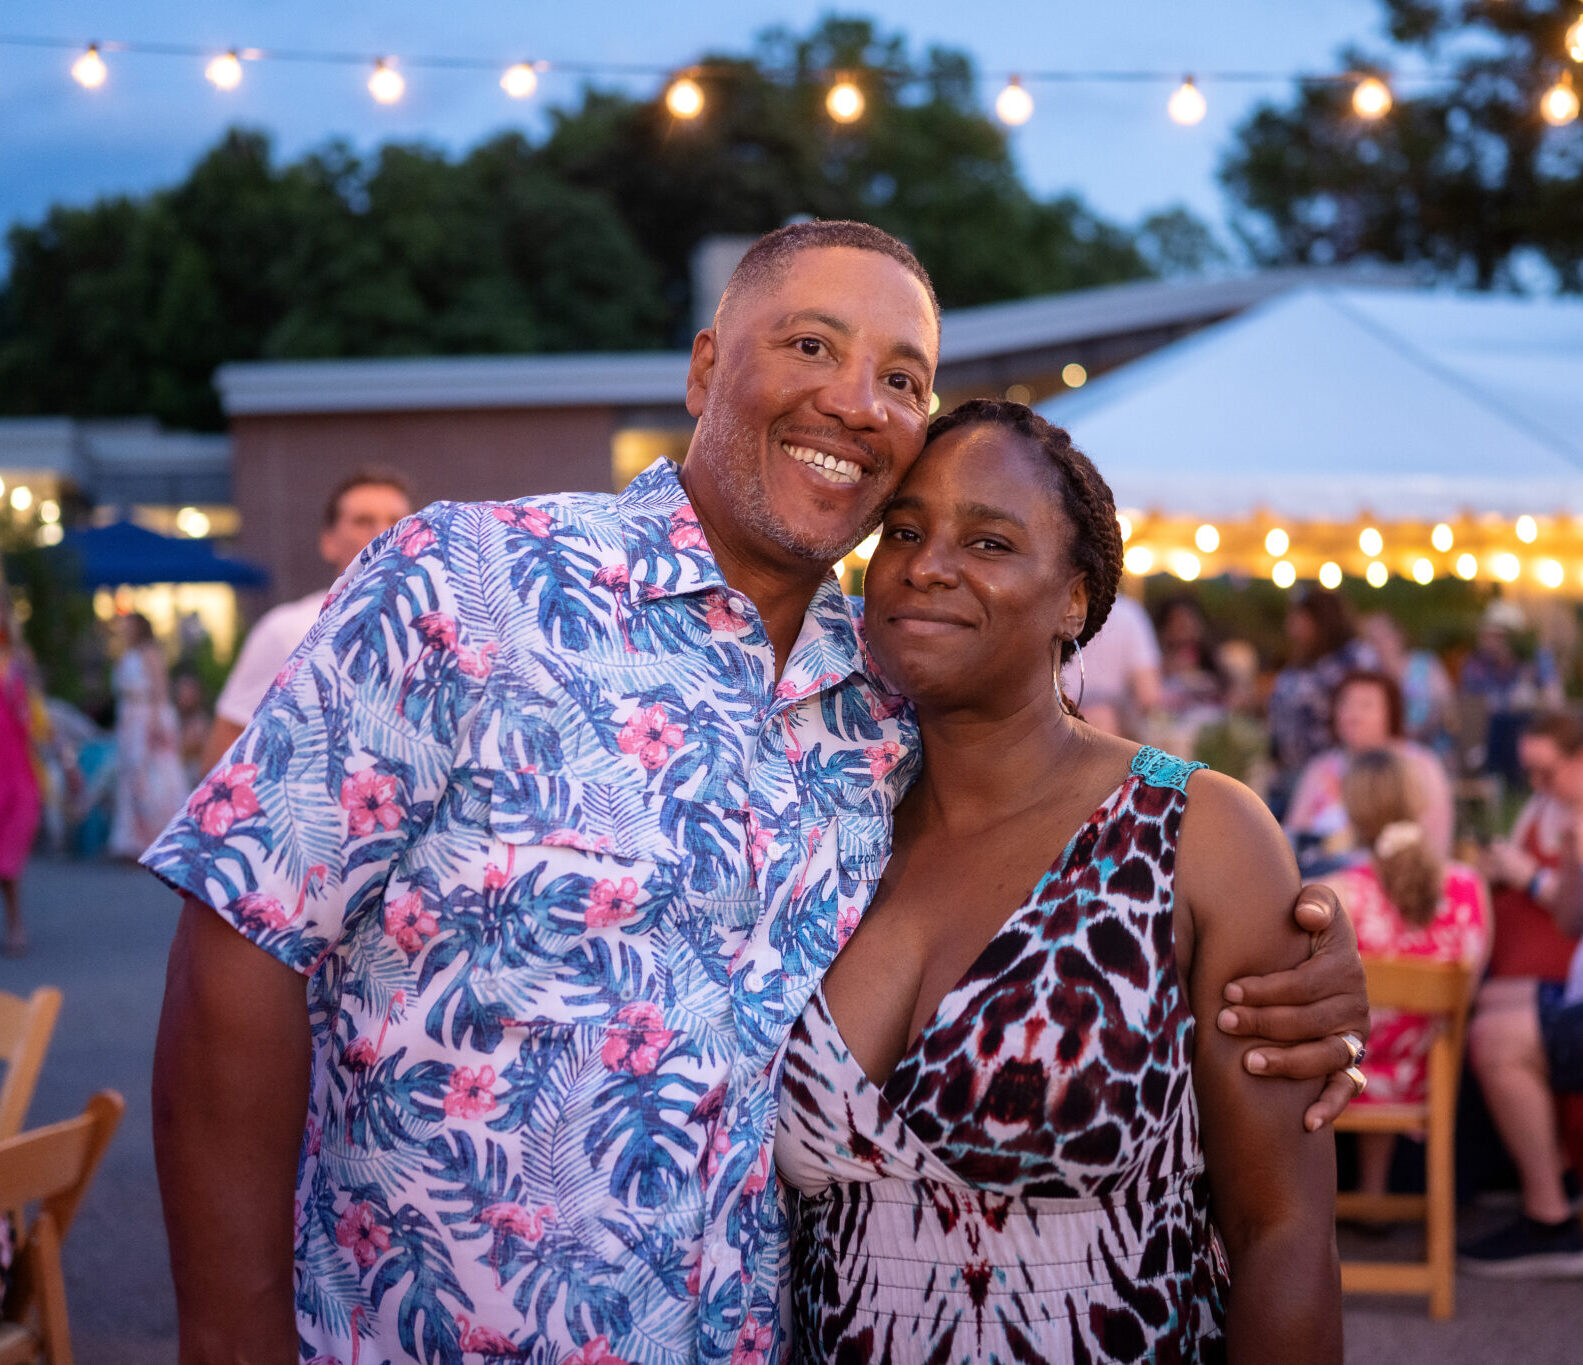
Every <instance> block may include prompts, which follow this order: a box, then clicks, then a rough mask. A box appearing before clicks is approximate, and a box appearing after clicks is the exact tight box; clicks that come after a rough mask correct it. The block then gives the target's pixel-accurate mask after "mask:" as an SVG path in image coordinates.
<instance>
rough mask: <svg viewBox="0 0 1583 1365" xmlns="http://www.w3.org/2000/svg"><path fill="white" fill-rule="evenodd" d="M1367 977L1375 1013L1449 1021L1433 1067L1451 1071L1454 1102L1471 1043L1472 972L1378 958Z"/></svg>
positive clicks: (1457, 965)
mask: <svg viewBox="0 0 1583 1365" xmlns="http://www.w3.org/2000/svg"><path fill="white" fill-rule="evenodd" d="M1363 974H1364V976H1365V977H1366V978H1367V981H1368V992H1369V1005H1370V1006H1371V1007H1372V1006H1375V1005H1380V1006H1383V1007H1385V1008H1387V1009H1395V1010H1402V1011H1404V1012H1406V1013H1409V1014H1428V1015H1438V1016H1440V1017H1442V1018H1444V1020H1445V1031H1444V1033H1443V1034H1442V1035H1441V1038H1440V1039H1438V1040H1437V1041H1436V1046H1435V1047H1434V1048H1433V1050H1432V1052H1431V1057H1430V1066H1431V1068H1434V1067H1435V1066H1436V1065H1437V1064H1438V1065H1439V1066H1440V1067H1441V1068H1448V1069H1449V1078H1450V1083H1451V1086H1452V1091H1451V1093H1452V1095H1453V1096H1454V1095H1455V1093H1456V1082H1457V1077H1458V1075H1459V1073H1460V1071H1461V1068H1462V1048H1463V1045H1464V1044H1465V1043H1466V1041H1467V1029H1468V1011H1469V1009H1470V1008H1471V1007H1472V1004H1473V988H1474V986H1475V985H1476V984H1477V983H1476V982H1475V981H1474V979H1473V970H1472V968H1471V967H1469V966H1467V965H1466V964H1465V963H1461V962H1431V961H1428V960H1427V959H1424V958H1411V957H1376V958H1365V959H1364V960H1363ZM1442 1083H1444V1082H1442Z"/></svg>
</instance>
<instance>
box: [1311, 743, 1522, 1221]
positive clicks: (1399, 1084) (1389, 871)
mask: <svg viewBox="0 0 1583 1365" xmlns="http://www.w3.org/2000/svg"><path fill="white" fill-rule="evenodd" d="M1341 797H1342V800H1343V801H1344V802H1345V804H1346V815H1347V823H1348V824H1349V825H1350V826H1351V828H1352V831H1353V833H1354V835H1355V836H1356V837H1357V840H1358V843H1359V845H1360V846H1361V847H1363V848H1365V849H1367V850H1368V854H1367V861H1366V862H1363V863H1361V864H1359V865H1358V866H1356V867H1350V868H1347V869H1346V870H1344V871H1342V872H1338V873H1336V874H1335V875H1334V876H1333V877H1332V878H1331V879H1330V884H1331V886H1333V887H1334V888H1335V891H1336V894H1337V895H1338V896H1339V897H1340V898H1341V904H1342V905H1343V907H1345V909H1346V911H1347V914H1348V915H1350V916H1351V918H1352V927H1353V928H1354V929H1356V930H1357V933H1358V948H1359V950H1360V951H1361V952H1362V953H1363V955H1364V956H1365V957H1412V958H1427V959H1429V960H1431V961H1435V962H1462V963H1465V964H1467V965H1468V966H1469V967H1471V968H1473V970H1474V973H1475V975H1476V974H1477V973H1478V972H1479V971H1481V970H1482V968H1483V965H1484V959H1485V956H1486V954H1487V953H1488V951H1489V941H1490V926H1491V918H1490V904H1489V892H1488V890H1487V889H1486V888H1485V885H1484V879H1483V878H1482V877H1480V876H1479V874H1478V873H1477V872H1476V871H1475V870H1474V869H1473V868H1471V867H1465V866H1463V865H1462V864H1461V863H1447V862H1445V861H1444V860H1443V859H1442V858H1441V856H1440V855H1439V854H1438V853H1436V852H1435V850H1434V849H1433V848H1432V847H1431V846H1430V841H1429V838H1428V836H1427V834H1426V832H1425V830H1424V827H1423V825H1422V824H1421V823H1420V822H1419V811H1420V800H1419V797H1418V791H1417V787H1416V786H1415V784H1414V782H1413V775H1412V772H1411V770H1410V769H1409V768H1408V766H1407V764H1406V762H1404V761H1403V759H1402V758H1401V756H1400V755H1399V754H1397V753H1395V752H1394V751H1392V750H1390V749H1369V750H1366V751H1365V752H1363V753H1360V754H1358V755H1357V756H1356V757H1355V758H1353V759H1352V761H1351V762H1350V763H1349V764H1348V765H1347V770H1346V775H1345V776H1344V777H1343V778H1342V781H1341ZM1373 1023H1374V1028H1373V1031H1372V1032H1371V1033H1370V1035H1369V1055H1368V1058H1367V1060H1366V1061H1365V1062H1364V1063H1363V1064H1362V1065H1363V1074H1364V1075H1365V1076H1367V1077H1368V1082H1369V1084H1368V1088H1367V1089H1366V1090H1365V1091H1364V1092H1363V1094H1361V1095H1359V1096H1358V1099H1357V1103H1358V1104H1360V1105H1366V1104H1419V1103H1422V1102H1423V1099H1424V1096H1425V1095H1426V1094H1427V1093H1428V1088H1429V1070H1428V1068H1429V1047H1430V1044H1432V1043H1433V1042H1434V1028H1433V1021H1432V1020H1430V1019H1429V1018H1427V1017H1426V1016H1424V1015H1417V1014H1401V1013H1398V1012H1396V1011H1394V1010H1384V1009H1376V1010H1374V1011H1373ZM1395 1143H1396V1139H1395V1137H1394V1135H1392V1134H1390V1133H1360V1134H1359V1135H1358V1188H1359V1189H1360V1190H1362V1191H1364V1192H1365V1193H1367V1194H1384V1193H1385V1183H1386V1177H1387V1175H1388V1174H1389V1172H1390V1162H1391V1151H1392V1149H1393V1148H1394V1146H1395Z"/></svg>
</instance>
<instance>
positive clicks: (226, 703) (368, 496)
mask: <svg viewBox="0 0 1583 1365" xmlns="http://www.w3.org/2000/svg"><path fill="white" fill-rule="evenodd" d="M411 515H412V490H411V489H410V488H409V487H408V486H407V481H406V480H405V479H403V478H402V477H401V475H400V474H398V473H396V471H395V470H393V469H378V468H374V467H372V466H369V467H365V468H362V469H359V470H357V471H356V472H355V473H353V474H351V475H349V476H348V477H347V478H345V479H342V480H341V482H340V483H338V484H336V486H335V490H334V491H333V492H332V493H331V494H330V500H329V501H328V502H327V503H325V505H324V524H323V526H322V527H321V528H320V531H319V556H320V558H322V559H323V560H324V562H325V563H326V564H328V565H329V566H330V567H331V569H332V570H334V576H335V577H337V578H338V577H340V575H341V574H343V573H345V572H346V570H347V569H348V568H349V567H350V566H351V563H352V561H353V560H354V559H356V558H357V556H358V552H359V551H360V550H362V548H363V547H364V546H365V545H367V544H368V542H369V541H371V540H372V539H373V538H374V537H375V536H377V535H378V534H379V533H380V532H381V531H387V530H389V529H390V528H391V527H392V526H394V525H395V524H396V523H397V522H398V521H400V520H401V519H402V518H403V517H409V516H411ZM325 592H326V589H323V588H320V589H319V590H318V591H317V592H310V593H309V594H308V595H307V596H306V597H299V598H298V599H297V600H296V601H295V602H282V603H281V604H280V605H279V606H278V607H272V608H271V609H270V610H269V611H266V612H265V613H264V614H263V615H262V616H260V617H259V618H258V622H257V624H255V625H254V627H253V629H252V630H251V631H249V632H248V636H247V640H246V641H245V643H244V644H243V645H242V652H241V653H240V654H238V655H237V656H236V663H235V665H234V666H233V667H232V669H231V676H230V677H229V678H227V679H226V680H225V686H224V687H223V688H222V689H221V690H220V696H219V698H218V699H217V700H216V702H215V704H214V724H213V725H212V726H211V727H210V729H209V738H208V741H207V742H206V743H205V745H204V749H203V767H204V770H205V771H208V769H210V768H212V767H214V765H215V764H216V763H218V762H219V761H220V759H221V758H222V757H223V756H224V754H225V751H226V750H227V749H229V748H230V747H231V745H233V744H234V743H235V742H236V740H237V737H238V736H239V735H240V734H241V733H242V730H243V729H244V727H245V726H246V725H247V723H248V721H250V720H252V718H253V712H254V711H256V710H258V704H259V702H261V701H263V700H264V693H266V692H267V691H269V685H270V684H271V683H272V682H274V681H275V675H276V674H277V673H279V672H280V670H281V668H282V667H283V666H284V665H285V662H286V660H287V659H289V658H290V657H291V651H292V650H294V649H295V648H296V647H297V646H298V645H299V644H301V643H302V637H303V636H304V635H306V634H307V633H308V628H309V627H310V626H311V625H312V624H313V623H314V622H315V621H316V620H318V619H319V608H320V607H322V606H323V605H324V594H325Z"/></svg>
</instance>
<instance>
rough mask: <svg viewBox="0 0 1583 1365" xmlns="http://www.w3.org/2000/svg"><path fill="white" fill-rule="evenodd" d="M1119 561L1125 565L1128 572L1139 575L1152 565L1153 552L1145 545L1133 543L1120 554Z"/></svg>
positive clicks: (1146, 571) (1147, 570)
mask: <svg viewBox="0 0 1583 1365" xmlns="http://www.w3.org/2000/svg"><path fill="white" fill-rule="evenodd" d="M1121 562H1122V563H1123V564H1124V565H1125V566H1126V569H1127V572H1128V573H1135V574H1138V575H1140V576H1141V575H1143V574H1146V573H1148V572H1149V570H1150V569H1152V568H1153V567H1154V554H1153V552H1152V551H1151V550H1149V548H1148V547H1147V546H1144V545H1134V546H1133V547H1132V548H1131V549H1130V550H1128V551H1127V553H1126V554H1125V555H1123V556H1122V558H1121Z"/></svg>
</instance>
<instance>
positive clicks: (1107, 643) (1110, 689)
mask: <svg viewBox="0 0 1583 1365" xmlns="http://www.w3.org/2000/svg"><path fill="white" fill-rule="evenodd" d="M1077 681H1078V680H1077V679H1074V678H1073V677H1072V676H1071V665H1068V666H1067V679H1066V686H1067V691H1068V692H1072V691H1074V690H1075V687H1076V685H1077ZM1082 688H1083V718H1084V719H1085V720H1087V721H1088V723H1089V724H1090V725H1092V726H1094V727H1095V728H1096V729H1100V730H1107V731H1109V732H1110V733H1111V734H1115V735H1126V736H1128V737H1129V738H1132V739H1136V738H1138V735H1139V732H1140V730H1141V728H1142V723H1143V719H1144V717H1145V716H1146V715H1147V714H1148V713H1149V712H1150V711H1151V710H1153V709H1154V707H1155V705H1156V704H1157V703H1158V702H1159V700H1160V645H1159V641H1158V640H1157V639H1156V638H1155V634H1154V623H1153V622H1152V621H1150V620H1149V613H1148V612H1146V611H1145V610H1144V609H1143V606H1142V604H1141V603H1138V602H1135V601H1134V600H1133V599H1132V598H1130V597H1118V598H1116V604H1115V606H1113V607H1112V608H1111V609H1110V617H1109V619H1108V620H1106V622H1105V627H1104V629H1103V630H1101V631H1100V632H1099V634H1098V635H1096V636H1095V637H1094V638H1093V639H1092V640H1090V641H1089V642H1088V645H1087V647H1086V648H1085V649H1084V650H1083V681H1082Z"/></svg>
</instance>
